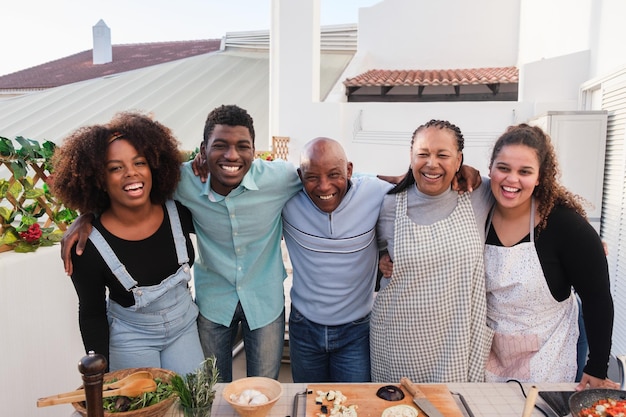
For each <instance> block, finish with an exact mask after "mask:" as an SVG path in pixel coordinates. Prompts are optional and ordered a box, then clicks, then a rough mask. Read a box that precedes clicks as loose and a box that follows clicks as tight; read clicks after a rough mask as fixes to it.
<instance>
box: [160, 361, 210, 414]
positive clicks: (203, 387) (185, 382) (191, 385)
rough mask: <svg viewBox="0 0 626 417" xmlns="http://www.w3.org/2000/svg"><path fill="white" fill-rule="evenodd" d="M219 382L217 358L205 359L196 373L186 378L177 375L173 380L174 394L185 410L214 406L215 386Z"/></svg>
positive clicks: (189, 374)
mask: <svg viewBox="0 0 626 417" xmlns="http://www.w3.org/2000/svg"><path fill="white" fill-rule="evenodd" d="M218 382H219V371H218V370H217V366H216V359H215V356H211V357H209V358H207V359H205V360H204V361H203V362H202V364H201V365H200V367H199V368H198V370H197V371H196V372H192V373H188V374H187V375H185V376H184V377H181V376H180V375H175V376H174V377H173V378H172V380H171V383H172V387H173V390H174V392H175V393H176V394H177V395H178V398H179V400H180V404H181V405H182V406H183V407H184V408H202V407H208V406H210V405H212V404H213V399H214V398H215V388H214V387H215V384H217V383H218Z"/></svg>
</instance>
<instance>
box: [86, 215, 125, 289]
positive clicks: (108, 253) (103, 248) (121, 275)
mask: <svg viewBox="0 0 626 417" xmlns="http://www.w3.org/2000/svg"><path fill="white" fill-rule="evenodd" d="M89 240H91V242H92V243H93V244H94V246H95V247H96V249H97V250H98V252H100V255H101V256H102V259H104V262H106V264H107V265H108V266H109V268H110V269H111V272H113V275H115V277H116V278H117V280H118V281H119V282H120V284H122V285H123V286H124V288H126V291H131V289H132V288H133V287H136V286H137V281H135V280H134V279H133V277H131V276H130V274H129V273H128V271H127V270H126V267H125V266H124V264H123V263H121V262H120V260H119V259H118V257H117V256H116V255H115V252H113V249H111V246H110V245H109V244H108V243H107V241H106V240H105V239H104V236H102V233H100V231H99V230H98V229H96V228H95V227H94V228H92V229H91V234H90V235H89Z"/></svg>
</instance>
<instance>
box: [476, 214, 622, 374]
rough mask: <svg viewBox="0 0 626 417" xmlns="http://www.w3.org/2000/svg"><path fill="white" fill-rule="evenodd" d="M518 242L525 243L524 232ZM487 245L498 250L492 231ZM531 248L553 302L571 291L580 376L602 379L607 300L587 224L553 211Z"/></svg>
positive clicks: (602, 262)
mask: <svg viewBox="0 0 626 417" xmlns="http://www.w3.org/2000/svg"><path fill="white" fill-rule="evenodd" d="M521 242H530V233H529V234H528V235H527V236H526V237H525V238H524V239H522V240H521V241H520V242H519V243H521ZM487 244H490V245H496V246H503V245H502V243H501V242H500V240H499V239H498V236H497V234H496V233H495V231H494V229H493V226H491V227H490V228H489V231H488V234H487ZM535 248H536V249H537V255H538V257H539V262H540V263H541V267H542V269H543V273H544V275H545V278H546V282H547V284H548V287H549V288H550V292H551V293H552V296H553V297H554V299H555V300H557V301H563V300H565V299H566V298H567V297H569V295H570V293H571V288H572V287H573V288H574V290H575V291H576V292H577V293H578V295H579V296H580V299H581V301H582V310H583V319H584V322H585V330H586V332H587V340H588V343H589V358H588V360H587V364H586V366H585V368H584V372H585V373H587V374H588V375H591V376H595V377H597V378H606V375H607V369H608V362H609V355H610V352H611V337H612V332H613V299H612V297H611V292H610V288H609V269H608V264H607V261H606V255H605V253H604V247H603V246H602V241H601V240H600V237H599V236H598V234H597V232H596V231H595V229H594V228H593V227H592V226H591V225H590V224H589V222H588V221H587V220H586V219H585V218H583V217H582V216H580V215H579V214H578V213H576V212H575V211H574V210H572V209H569V208H566V207H564V206H556V207H555V208H554V209H553V210H552V212H551V213H550V214H549V216H548V219H547V226H546V228H545V229H544V230H542V231H540V232H539V231H538V229H535Z"/></svg>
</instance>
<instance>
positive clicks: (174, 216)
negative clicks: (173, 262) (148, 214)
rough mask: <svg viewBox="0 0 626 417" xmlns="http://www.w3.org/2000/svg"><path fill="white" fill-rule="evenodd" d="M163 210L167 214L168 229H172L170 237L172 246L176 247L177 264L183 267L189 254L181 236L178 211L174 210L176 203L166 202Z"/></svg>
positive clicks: (185, 241) (181, 228) (183, 237)
mask: <svg viewBox="0 0 626 417" xmlns="http://www.w3.org/2000/svg"><path fill="white" fill-rule="evenodd" d="M165 208H166V209H167V214H168V215H169V217H170V227H171V229H172V236H173V237H174V245H175V246H176V256H177V257H178V264H179V265H183V264H186V263H187V262H189V254H188V253H187V240H186V239H185V235H184V234H183V227H182V225H181V224H180V217H179V215H178V210H177V209H176V203H175V202H174V200H167V201H166V202H165Z"/></svg>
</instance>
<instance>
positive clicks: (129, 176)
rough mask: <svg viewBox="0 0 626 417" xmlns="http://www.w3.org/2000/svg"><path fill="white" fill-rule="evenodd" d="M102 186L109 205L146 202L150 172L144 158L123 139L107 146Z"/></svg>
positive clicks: (134, 205)
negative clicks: (109, 202)
mask: <svg viewBox="0 0 626 417" xmlns="http://www.w3.org/2000/svg"><path fill="white" fill-rule="evenodd" d="M105 187H106V191H107V194H108V195H109V198H110V199H111V206H116V205H119V206H127V207H137V206H140V205H142V204H146V203H148V204H149V203H150V191H151V190H152V171H151V170H150V166H149V165H148V161H147V160H146V158H145V157H144V156H143V155H139V154H138V153H137V149H135V147H134V146H133V145H131V144H130V142H128V141H127V140H124V139H117V140H114V141H113V142H111V144H110V145H109V147H108V148H107V154H106V173H105Z"/></svg>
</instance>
